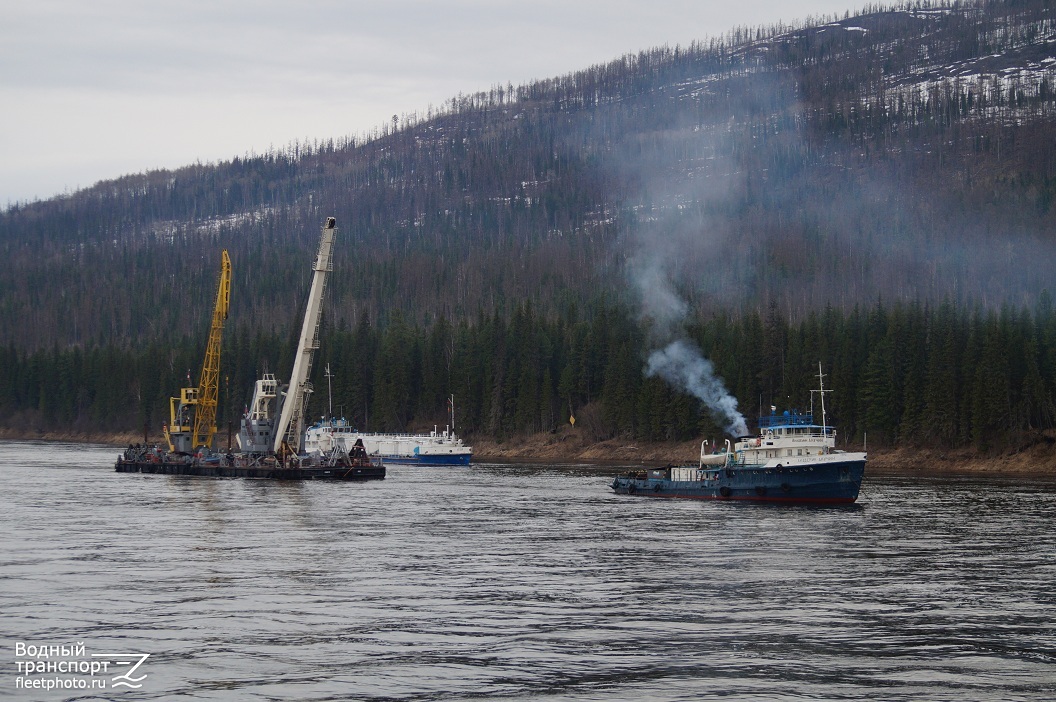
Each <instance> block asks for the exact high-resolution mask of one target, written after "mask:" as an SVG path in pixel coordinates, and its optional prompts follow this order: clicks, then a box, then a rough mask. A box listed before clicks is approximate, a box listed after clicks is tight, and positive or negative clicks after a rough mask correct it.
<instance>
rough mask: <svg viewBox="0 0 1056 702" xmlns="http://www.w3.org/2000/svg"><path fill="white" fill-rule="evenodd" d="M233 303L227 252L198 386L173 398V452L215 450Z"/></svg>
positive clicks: (168, 434)
mask: <svg viewBox="0 0 1056 702" xmlns="http://www.w3.org/2000/svg"><path fill="white" fill-rule="evenodd" d="M230 301H231V258H230V256H228V255H227V250H226V249H225V250H224V251H223V253H222V254H221V255H220V280H219V282H218V283H217V286H216V304H215V305H214V307H213V323H212V326H211V327H210V329H209V342H208V343H207V344H206V347H205V360H204V361H203V362H202V374H201V375H200V376H199V378H198V387H196V388H194V387H190V388H180V396H179V397H172V398H169V424H168V426H166V427H165V429H164V433H165V440H166V441H167V442H168V444H169V450H170V451H173V452H181V453H193V452H195V451H197V450H198V449H200V448H206V449H211V448H212V446H213V437H214V436H216V404H217V396H218V395H219V386H220V344H221V340H222V337H223V332H224V321H225V320H226V319H227V310H228V307H229V306H230Z"/></svg>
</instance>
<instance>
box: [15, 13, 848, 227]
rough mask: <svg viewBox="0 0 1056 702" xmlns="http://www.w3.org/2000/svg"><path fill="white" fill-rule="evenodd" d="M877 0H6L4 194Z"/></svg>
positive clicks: (209, 155) (329, 133)
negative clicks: (734, 28)
mask: <svg viewBox="0 0 1056 702" xmlns="http://www.w3.org/2000/svg"><path fill="white" fill-rule="evenodd" d="M865 4H867V3H866V2H864V1H863V0H740V1H739V2H729V1H723V2H719V1H716V0H633V1H630V0H519V1H516V2H510V1H507V0H433V1H427V0H384V1H377V2H361V1H359V0H255V1H251V0H176V1H173V0H32V1H29V0H0V154H2V158H0V207H6V206H9V205H11V204H13V203H15V202H22V201H28V200H33V199H36V198H41V199H45V198H48V197H51V196H53V195H57V194H61V193H63V192H67V191H70V192H72V191H74V190H77V189H79V188H82V187H88V186H91V185H93V184H94V183H95V182H97V181H99V180H105V179H109V178H115V177H118V176H121V175H125V174H129V173H140V172H143V171H147V170H152V169H157V168H177V167H179V166H183V165H187V164H190V163H194V162H195V161H202V162H215V161H220V160H227V159H230V158H232V157H234V156H239V155H242V154H246V153H263V152H265V151H267V150H268V149H269V148H273V147H275V148H277V147H282V146H286V145H288V144H290V143H291V142H293V141H305V140H309V141H311V140H316V139H326V138H330V137H341V136H347V135H361V134H364V133H367V132H369V131H370V130H371V129H372V128H374V127H377V126H379V125H381V124H382V123H384V122H386V121H390V120H391V119H392V116H393V115H402V114H409V113H412V112H419V113H424V112H425V111H426V110H427V109H428V107H429V106H430V105H433V106H439V105H440V104H441V103H443V102H444V101H445V100H447V99H448V98H450V97H452V96H454V95H457V94H458V93H460V92H462V93H473V92H476V91H478V90H487V89H488V88H489V87H491V86H493V85H497V84H506V83H513V84H514V85H515V86H516V85H518V84H521V83H525V82H528V81H531V80H534V79H542V78H549V77H554V76H559V75H564V74H566V73H570V72H573V71H575V70H578V69H581V68H586V67H588V66H591V65H593V64H598V63H604V62H607V61H610V60H612V59H615V58H617V57H619V56H622V55H623V54H626V53H633V52H637V51H639V50H641V49H648V48H652V47H655V46H660V45H663V44H667V45H669V46H674V45H676V44H680V45H683V46H686V45H688V44H690V43H691V42H692V41H694V40H706V39H708V38H710V37H714V36H721V35H722V34H724V33H725V32H726V31H728V30H729V29H730V28H732V27H735V26H744V25H747V26H751V27H756V26H760V25H764V26H765V25H770V24H773V23H775V22H778V21H786V22H787V21H802V20H804V19H806V18H808V17H818V16H829V15H832V14H839V15H842V14H843V13H844V11H846V10H851V11H853V10H855V9H857V8H860V7H863V6H864V5H865Z"/></svg>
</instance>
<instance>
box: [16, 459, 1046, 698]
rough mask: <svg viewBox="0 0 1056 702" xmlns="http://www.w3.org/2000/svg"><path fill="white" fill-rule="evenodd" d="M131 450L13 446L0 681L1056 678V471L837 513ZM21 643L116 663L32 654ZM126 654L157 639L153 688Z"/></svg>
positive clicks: (255, 690)
mask: <svg viewBox="0 0 1056 702" xmlns="http://www.w3.org/2000/svg"><path fill="white" fill-rule="evenodd" d="M117 453H118V449H117V448H112V447H104V446H83V445H71V444H54V443H34V442H24V443H23V442H4V443H0V489H2V491H3V494H4V498H3V502H2V504H4V505H6V506H4V507H2V508H0V540H2V544H3V546H2V550H0V611H2V617H0V622H2V628H3V635H4V639H5V641H6V646H5V648H6V654H7V664H6V665H7V670H8V672H9V674H8V675H6V676H4V679H3V680H2V681H0V696H4V697H10V698H15V699H41V700H59V699H128V700H161V699H164V700H192V699H193V700H348V699H351V700H486V699H522V698H527V697H531V698H533V699H535V700H606V701H609V700H615V699H621V700H622V699H628V700H701V699H705V700H706V699H720V698H721V699H749V700H751V699H757V700H802V699H826V700H843V699H854V700H875V699H884V700H958V701H961V700H1038V699H1053V698H1056V520H1054V518H1053V517H1054V505H1056V483H1054V482H1047V481H1043V480H1039V479H1028V480H1018V479H1017V480H1011V479H992V480H980V479H956V478H946V479H942V480H929V479H920V478H892V477H873V476H870V475H869V473H868V470H867V473H866V479H865V483H864V485H863V487H862V493H861V497H860V498H859V502H858V504H856V505H854V506H853V507H848V508H823V509H822V508H804V507H774V506H753V505H746V504H733V503H714V502H695V501H667V500H658V499H649V498H635V497H627V496H617V495H614V494H613V493H612V491H611V490H610V489H609V487H608V482H609V481H610V480H611V476H612V474H613V473H614V472H615V470H616V469H612V468H597V467H589V466H545V465H476V466H473V467H471V468H413V467H400V466H393V467H390V469H389V473H388V478H387V479H386V480H384V481H372V482H368V483H361V484H340V483H323V482H303V483H294V482H275V481H263V480H237V479H236V480H231V479H228V480H216V479H202V478H187V477H176V476H158V475H146V476H144V475H130V474H118V473H115V472H114V471H113V461H114V459H115V457H116V455H117ZM77 643H81V644H83V646H84V650H83V651H81V652H78V655H74V656H72V657H71V655H65V654H67V653H70V651H73V650H74V649H75V647H76V644H77ZM20 644H21V645H22V648H18V647H19V645H20ZM26 646H31V647H38V646H39V647H41V649H43V650H45V651H49V655H48V656H45V657H44V658H43V661H44V662H45V664H46V662H47V661H48V660H51V661H52V662H55V661H60V662H61V661H67V660H76V659H78V656H79V659H80V660H100V661H103V660H105V661H107V662H108V663H111V668H109V669H108V671H107V672H106V673H105V674H104V673H100V674H97V675H89V674H85V673H80V672H79V670H81V669H78V668H76V667H74V671H77V672H78V674H76V675H70V674H67V675H63V674H57V673H56V672H55V669H48V670H47V671H46V672H38V671H37V670H36V669H34V672H32V673H26V672H25V671H26V668H25V667H24V665H33V666H36V665H41V663H40V661H41V656H40V655H39V649H38V650H37V654H36V655H35V656H28V655H26V651H27V650H28V651H29V652H30V653H32V652H33V649H26V648H25V647H26ZM61 646H68V647H70V651H65V652H64V651H61V648H60V649H59V650H58V653H61V654H63V655H59V656H57V657H54V656H51V655H50V653H55V652H56V651H55V649H52V648H51V647H61ZM117 654H122V655H125V654H127V655H133V654H149V658H147V659H145V660H144V661H143V663H142V664H141V665H140V666H139V667H138V669H136V670H135V672H134V674H133V676H134V677H135V678H137V679H139V682H138V683H137V684H139V685H140V687H139V688H138V689H130V688H129V687H128V686H120V687H114V686H113V683H114V680H113V677H112V676H113V675H114V671H115V670H118V671H129V670H130V666H128V665H126V666H125V667H120V666H121V665H122V664H127V663H129V661H128V660H124V661H113V660H111V659H110V658H107V656H114V655H117ZM93 656H96V658H92V657H93ZM23 664H24V665H23ZM76 665H77V664H76V663H75V666H76ZM63 670H68V668H64V669H63ZM144 676H145V677H144ZM18 678H22V680H21V682H20V681H19V680H18ZM34 679H39V680H40V681H41V683H44V682H46V681H47V680H52V679H56V680H58V679H62V680H65V681H66V682H61V681H60V682H56V683H54V685H55V689H52V690H50V691H49V690H47V689H44V688H27V687H26V683H27V681H29V682H30V683H31V682H32V681H33V680H34ZM70 680H72V681H73V682H69V681H70ZM80 681H84V682H80ZM89 683H90V684H98V685H109V686H108V687H106V689H95V690H92V689H81V688H75V687H72V686H73V685H85V684H89ZM38 684H40V683H38ZM59 685H67V686H69V687H65V688H60V687H59Z"/></svg>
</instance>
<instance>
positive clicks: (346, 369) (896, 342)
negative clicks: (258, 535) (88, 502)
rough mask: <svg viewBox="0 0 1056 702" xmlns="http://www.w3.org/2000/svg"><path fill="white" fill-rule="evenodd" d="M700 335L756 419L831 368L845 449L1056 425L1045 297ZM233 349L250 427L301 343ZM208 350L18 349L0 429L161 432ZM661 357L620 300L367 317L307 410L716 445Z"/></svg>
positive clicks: (255, 343)
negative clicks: (589, 306)
mask: <svg viewBox="0 0 1056 702" xmlns="http://www.w3.org/2000/svg"><path fill="white" fill-rule="evenodd" d="M687 335H688V337H689V338H690V339H692V340H693V341H694V342H696V343H697V344H699V346H700V348H701V349H702V350H703V352H704V353H705V355H707V356H709V357H710V358H711V359H713V360H714V362H715V364H716V371H717V373H718V374H719V375H720V376H721V377H722V378H723V379H724V381H725V383H726V385H727V387H728V389H729V390H730V391H731V392H732V394H733V395H734V396H735V397H737V398H740V399H741V406H740V409H741V411H742V412H743V413H744V414H745V416H746V417H748V418H749V419H751V418H752V417H755V416H757V415H758V414H759V413H760V412H763V413H766V412H769V411H770V407H771V406H772V405H776V406H778V407H779V408H782V409H783V408H790V407H796V408H800V409H805V408H808V407H810V406H811V405H810V403H811V402H812V397H811V390H812V389H813V388H815V387H817V379H816V373H817V364H818V363H819V362H820V363H821V364H822V366H823V368H824V370H825V373H826V375H827V378H828V380H827V385H828V387H830V388H832V390H833V395H832V396H831V398H830V399H829V401H828V402H829V404H828V410H829V412H830V413H831V415H830V419H831V418H832V417H835V418H837V420H838V422H839V427H840V435H841V436H842V439H841V441H842V442H843V443H844V444H845V445H848V444H857V443H859V442H861V441H862V440H863V438H865V437H866V436H867V437H868V440H869V442H870V444H876V445H880V446H884V445H892V444H896V443H899V444H906V445H919V444H928V445H932V446H940V447H956V446H966V445H971V446H974V447H976V448H978V449H979V450H981V451H1002V450H1008V449H1011V448H1016V447H1022V446H1023V445H1026V444H1030V443H1036V442H1039V441H1048V439H1046V438H1045V436H1044V435H1043V430H1045V429H1049V428H1051V427H1052V426H1053V421H1054V419H1056V404H1054V401H1053V398H1054V397H1056V308H1054V305H1053V302H1052V299H1051V298H1050V297H1049V296H1048V295H1047V294H1043V295H1041V297H1040V299H1039V302H1038V304H1037V305H1036V307H1035V308H1034V309H1030V310H1027V309H1016V308H1011V307H1005V308H1002V309H1001V310H1000V311H987V310H983V309H982V308H980V307H974V308H972V309H962V308H957V307H955V306H954V305H952V304H949V303H945V304H942V305H940V306H938V307H929V306H927V305H920V304H911V305H902V304H896V305H894V306H891V307H886V306H884V305H883V304H879V303H878V304H876V305H874V306H872V307H869V308H863V309H854V310H852V311H851V312H850V313H844V312H841V311H839V310H837V309H835V308H831V307H830V308H827V309H825V310H822V311H820V312H810V313H808V314H806V315H804V316H803V318H802V319H800V320H798V321H795V322H789V320H788V319H787V318H786V317H785V316H784V315H782V314H781V313H780V312H779V310H778V309H777V307H776V306H773V307H771V308H770V310H769V311H768V312H767V313H766V314H763V315H760V314H759V313H756V312H749V313H746V314H744V315H738V316H731V315H728V314H717V315H710V316H708V317H707V318H701V319H698V320H696V321H694V322H693V323H691V324H689V325H687ZM227 338H228V341H227V343H226V347H225V349H224V351H223V362H224V368H225V371H224V373H225V375H224V380H223V384H222V386H221V389H220V397H221V407H220V417H219V419H220V423H219V426H220V427H221V433H223V427H224V426H226V422H227V421H229V420H234V422H235V425H236V426H237V421H238V419H239V418H240V417H241V414H242V411H243V409H244V408H245V403H246V402H248V400H249V397H248V395H247V392H248V390H249V389H250V388H251V387H252V383H253V381H254V380H255V379H256V378H257V377H258V375H259V374H260V373H261V372H263V371H265V370H270V371H271V372H275V373H277V374H278V376H279V377H280V378H281V377H284V376H288V373H289V369H290V367H291V366H292V352H293V347H294V343H293V342H294V339H293V338H292V335H289V334H279V335H274V334H266V333H261V332H257V333H254V332H252V331H251V330H249V329H244V328H243V329H239V330H237V333H234V334H229V335H228V337H227ZM203 344H204V339H197V340H194V341H190V340H185V341H184V342H183V343H181V344H178V345H176V346H175V347H173V346H171V345H160V344H158V345H152V346H149V347H147V348H143V349H118V348H116V347H113V346H106V347H96V348H93V349H89V350H82V349H81V348H79V347H71V348H68V349H64V350H59V349H57V348H52V349H50V350H38V351H35V352H31V353H27V352H22V351H19V350H17V349H15V348H13V347H9V348H7V349H6V350H3V351H0V400H2V403H0V421H2V422H3V423H4V424H5V425H7V426H18V427H21V428H23V429H24V430H27V432H28V433H32V431H33V430H35V429H38V428H47V429H52V428H55V427H65V428H68V429H69V430H73V431H92V430H96V431H98V430H100V429H104V430H105V429H109V430H113V431H122V430H124V431H128V430H129V428H130V427H142V426H144V424H147V425H150V426H151V427H159V426H160V425H161V424H162V423H163V422H165V421H167V419H168V405H167V403H168V397H169V395H170V394H171V393H172V392H174V389H176V388H179V387H181V386H182V385H184V384H186V374H187V373H191V374H194V373H196V370H195V364H196V363H199V362H200V354H201V348H202V346H203ZM649 347H650V342H649V339H648V338H647V336H646V335H645V334H643V332H642V330H641V325H640V324H639V322H638V321H637V320H636V319H635V318H634V317H633V316H632V315H631V314H629V313H628V311H627V310H625V309H620V308H617V307H607V306H598V307H596V308H595V309H594V310H592V311H591V312H590V313H589V314H580V313H578V312H577V311H576V310H575V309H574V308H570V309H568V310H566V311H565V312H564V313H562V314H559V315H553V316H551V315H542V314H540V313H539V312H538V311H537V310H535V309H534V308H533V306H532V305H531V304H530V303H524V304H522V305H521V306H520V307H518V308H517V309H516V310H515V311H514V312H513V314H512V315H510V316H509V317H504V316H500V315H499V314H497V313H495V314H492V315H481V316H480V317H478V318H477V319H475V320H473V321H466V320H463V321H460V322H457V323H452V322H450V321H448V320H447V319H445V318H441V319H439V320H437V321H436V322H434V323H433V324H431V325H426V326H422V325H412V324H409V323H408V322H407V321H406V320H404V319H403V318H402V317H400V316H398V315H397V316H395V317H394V318H393V319H392V320H390V322H389V323H388V324H386V325H385V326H384V327H383V328H381V327H377V326H375V325H372V324H371V323H370V322H369V321H368V320H367V319H366V318H361V320H360V322H359V323H358V324H357V325H356V327H354V328H336V329H329V330H327V331H326V333H325V334H324V335H323V343H322V347H321V348H320V350H319V352H318V357H319V362H318V363H316V365H315V372H314V378H313V381H314V383H313V384H314V387H315V388H316V392H315V394H314V396H313V399H312V403H311V405H310V406H311V414H312V415H314V416H320V415H323V414H327V413H328V412H329V411H330V407H329V405H330V404H332V406H333V413H334V415H336V416H343V417H346V418H347V419H349V420H350V421H351V422H352V423H353V424H354V425H355V426H357V427H360V428H366V429H370V430H373V431H398V430H405V429H408V428H419V429H422V428H431V426H432V425H433V424H436V425H439V426H441V427H443V426H444V425H446V424H447V421H448V405H447V402H448V398H449V396H450V395H451V394H453V395H454V396H455V398H456V423H457V425H458V427H459V429H460V430H461V431H464V432H469V433H470V434H476V435H489V436H493V437H498V438H500V439H501V438H504V437H512V436H519V435H527V434H533V433H538V432H547V431H554V430H555V429H557V427H558V425H560V424H563V423H565V422H567V421H568V420H569V418H570V416H573V414H574V416H575V417H576V418H577V422H578V423H579V424H580V426H584V427H586V428H587V431H588V432H590V434H591V435H592V437H593V438H594V439H596V440H599V441H600V440H604V439H608V438H612V437H616V436H620V437H626V438H632V439H638V440H647V441H649V440H651V441H666V440H685V439H690V438H694V437H699V436H704V437H713V438H718V437H720V436H721V435H722V432H721V431H720V428H719V427H720V426H721V424H716V421H715V418H714V417H712V416H710V415H709V413H708V411H707V410H706V409H705V408H703V407H702V406H701V403H700V402H699V401H698V400H696V399H695V398H692V397H690V396H688V395H686V394H684V393H681V392H678V391H676V390H674V389H673V388H672V387H670V386H669V385H668V384H667V383H665V382H664V381H662V380H660V379H658V378H650V377H645V376H644V375H643V373H642V366H643V360H642V359H643V358H644V357H645V356H646V354H647V353H648V351H649ZM327 364H329V366H330V368H331V370H332V371H333V377H332V378H327V377H326V376H325V367H326V365H327ZM115 379H116V380H117V381H118V382H115ZM328 387H329V388H332V392H330V391H328Z"/></svg>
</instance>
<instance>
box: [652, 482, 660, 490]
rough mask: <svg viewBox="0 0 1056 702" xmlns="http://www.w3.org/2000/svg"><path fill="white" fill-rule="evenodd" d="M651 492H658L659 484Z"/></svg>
mask: <svg viewBox="0 0 1056 702" xmlns="http://www.w3.org/2000/svg"><path fill="white" fill-rule="evenodd" d="M653 492H660V483H657V484H656V485H654V486H653Z"/></svg>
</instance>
